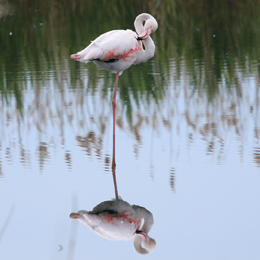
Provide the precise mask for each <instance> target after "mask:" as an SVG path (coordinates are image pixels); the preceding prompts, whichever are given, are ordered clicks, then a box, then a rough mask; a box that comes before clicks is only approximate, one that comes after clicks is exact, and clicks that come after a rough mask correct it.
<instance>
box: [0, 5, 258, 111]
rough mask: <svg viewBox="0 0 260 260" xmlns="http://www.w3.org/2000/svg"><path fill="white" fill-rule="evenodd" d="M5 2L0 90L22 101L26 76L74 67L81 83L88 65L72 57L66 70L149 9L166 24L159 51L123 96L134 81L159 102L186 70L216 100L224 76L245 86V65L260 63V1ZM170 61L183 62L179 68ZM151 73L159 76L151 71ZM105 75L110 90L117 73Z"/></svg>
mask: <svg viewBox="0 0 260 260" xmlns="http://www.w3.org/2000/svg"><path fill="white" fill-rule="evenodd" d="M4 2H5V3H6V4H5V5H4V6H6V9H7V13H8V10H9V15H7V13H3V16H2V17H1V20H0V28H1V29H0V37H1V41H0V48H1V50H4V51H2V52H1V54H0V59H1V64H2V65H1V74H2V78H3V80H1V82H0V89H1V91H2V92H3V93H5V94H6V95H8V93H14V94H15V96H16V99H17V104H18V106H19V107H21V104H20V100H21V98H20V97H19V95H21V91H19V89H22V86H24V83H26V81H27V80H33V81H35V82H38V83H39V84H41V82H42V81H44V79H45V77H46V75H44V74H43V72H48V71H52V73H54V75H52V76H53V77H55V79H56V81H57V83H59V82H58V81H59V77H60V75H59V74H60V71H61V70H65V69H68V70H69V75H70V79H71V86H72V87H73V86H75V85H76V81H77V80H79V79H80V77H81V74H82V73H81V71H82V68H83V66H82V65H79V64H75V63H73V62H70V61H69V66H68V68H65V63H66V62H67V59H69V55H70V54H72V53H74V52H75V51H78V50H81V49H82V48H83V47H85V46H86V45H87V43H89V42H90V40H93V39H95V38H96V37H97V36H98V35H100V34H101V33H103V32H106V31H109V30H111V29H119V28H131V29H133V21H134V19H135V17H136V15H137V14H139V13H141V12H144V11H146V12H150V13H151V14H152V15H154V17H156V19H157V20H158V23H159V30H158V31H157V32H156V33H155V34H154V35H153V36H152V37H153V39H154V41H155V43H156V46H157V50H156V55H155V57H154V59H153V61H151V62H148V63H146V64H143V65H142V68H140V70H139V69H138V70H134V73H133V71H132V70H131V69H130V70H127V71H125V72H124V74H125V75H124V77H121V79H120V81H121V82H120V84H121V85H122V86H123V87H122V88H121V92H120V93H121V97H122V96H124V97H126V96H127V94H128V93H129V91H130V90H129V88H128V87H127V85H131V91H133V93H135V94H134V96H135V98H136V99H135V100H136V102H137V103H138V97H139V94H137V92H138V93H139V92H140V93H144V92H145V93H147V91H148V93H149V92H150V94H151V95H152V97H153V98H155V99H158V100H159V99H161V98H162V96H163V90H162V88H163V86H164V82H166V81H167V80H168V79H169V77H170V76H171V75H175V76H176V77H177V78H179V77H180V75H181V74H183V73H186V76H187V78H188V79H189V84H191V85H192V86H193V87H194V89H198V88H199V89H200V88H202V89H203V90H206V91H207V93H208V96H209V97H210V98H212V97H213V96H214V95H215V94H216V93H218V88H219V86H220V85H222V83H223V82H224V83H225V84H226V86H227V87H233V86H235V87H238V88H239V86H240V82H239V79H238V76H237V73H238V69H239V72H240V73H242V74H243V75H248V73H253V71H254V70H255V64H257V62H258V57H259V36H260V32H259V29H258V28H260V18H259V17H260V3H259V1H205V0H201V1H191V0H190V1H167V0H165V1H160V2H159V3H158V2H157V1H149V3H148V2H145V3H143V2H140V1H131V2H126V1H113V0H112V1H103V3H102V4H100V2H98V1H77V2H75V1H18V2H17V1H9V2H6V1H4ZM10 34H11V35H10ZM171 60H174V61H175V63H176V67H175V68H174V71H173V69H172V67H171V66H170V61H171ZM184 65H185V66H184ZM87 66H88V70H89V75H91V77H89V87H90V88H95V86H96V83H97V78H98V75H99V71H98V70H97V68H96V67H95V66H91V65H87ZM184 68H185V69H184ZM144 71H145V72H144ZM147 71H150V72H151V71H152V72H154V73H155V72H156V73H158V74H156V76H154V75H152V76H151V75H149V74H147ZM165 72H167V73H165ZM47 75H48V73H47ZM93 75H96V76H93ZM103 75H104V79H105V84H104V85H103V86H104V88H106V87H107V86H111V79H110V78H111V75H110V74H109V73H103ZM49 76H50V75H49ZM164 77H166V78H164ZM126 83H127V84H126ZM129 83H130V84H129ZM34 87H35V86H34Z"/></svg>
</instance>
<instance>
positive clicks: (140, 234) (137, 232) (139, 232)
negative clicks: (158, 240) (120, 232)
mask: <svg viewBox="0 0 260 260" xmlns="http://www.w3.org/2000/svg"><path fill="white" fill-rule="evenodd" d="M135 233H136V234H137V235H138V236H139V237H141V238H142V240H144V241H146V242H148V243H149V242H150V237H149V236H148V234H147V233H145V232H143V231H141V230H136V231H135Z"/></svg>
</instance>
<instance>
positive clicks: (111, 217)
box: [70, 199, 156, 254]
mask: <svg viewBox="0 0 260 260" xmlns="http://www.w3.org/2000/svg"><path fill="white" fill-rule="evenodd" d="M70 218H72V219H78V220H79V221H81V222H82V223H84V224H85V225H87V226H88V227H90V229H91V230H93V231H94V232H95V233H97V234H98V235H100V236H102V237H104V238H107V239H110V240H130V239H132V238H133V237H136V238H135V241H134V246H135V249H136V251H138V252H139V253H141V254H147V253H150V252H151V251H152V250H153V249H154V247H155V245H156V243H155V240H154V239H152V238H150V237H149V236H148V232H149V231H150V229H151V228H152V226H153V215H152V213H151V212H150V211H148V210H147V209H145V208H143V207H140V206H137V205H132V206H131V205H130V204H129V203H128V202H126V201H123V200H122V199H114V200H110V201H104V202H102V203H100V204H98V205H97V206H96V207H94V208H93V210H92V211H86V210H80V211H78V213H71V214H70ZM143 219H144V224H143V226H142V227H141V223H142V220H143ZM142 242H143V243H144V244H145V246H146V249H145V248H142V247H141V243H142Z"/></svg>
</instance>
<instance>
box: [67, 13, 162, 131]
mask: <svg viewBox="0 0 260 260" xmlns="http://www.w3.org/2000/svg"><path fill="white" fill-rule="evenodd" d="M143 23H145V24H144V25H143ZM134 26H135V29H136V32H137V34H136V33H135V32H133V31H132V30H113V31H109V32H106V33H104V34H102V35H100V36H99V37H98V38H96V39H95V40H94V41H92V42H91V44H90V45H89V46H87V47H86V48H85V49H84V50H82V51H80V52H78V53H76V54H72V55H71V59H72V60H74V61H80V62H84V63H88V62H90V61H93V62H94V63H95V64H96V65H97V66H99V67H101V68H103V69H105V70H108V71H111V72H112V73H116V80H115V87H114V93H113V99H112V107H113V135H115V108H116V90H117V84H118V78H119V76H120V75H121V74H122V73H123V71H124V70H126V69H128V68H129V67H130V66H131V65H136V64H140V63H144V62H146V61H148V60H149V59H151V58H152V57H153V56H154V51H155V45H154V42H153V40H152V39H151V37H150V34H151V33H153V32H155V31H156V30H157V28H158V24H157V21H156V20H155V19H154V17H153V16H151V15H150V14H147V13H142V14H140V15H138V16H137V17H136V19H135V22H134ZM142 44H143V45H144V47H145V50H144V49H143V46H142Z"/></svg>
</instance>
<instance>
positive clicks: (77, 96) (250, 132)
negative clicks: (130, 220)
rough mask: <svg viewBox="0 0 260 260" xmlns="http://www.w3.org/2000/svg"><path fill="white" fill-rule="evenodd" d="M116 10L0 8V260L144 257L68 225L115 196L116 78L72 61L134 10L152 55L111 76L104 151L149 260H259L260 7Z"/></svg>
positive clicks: (92, 6)
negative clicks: (144, 232) (147, 242)
mask: <svg viewBox="0 0 260 260" xmlns="http://www.w3.org/2000/svg"><path fill="white" fill-rule="evenodd" d="M238 2H239V1H238ZM120 3H121V4H119V3H118V1H111V3H110V4H108V3H106V1H104V2H103V3H102V4H100V3H93V1H77V2H76V1H72V2H71V1H68V0H67V1H53V2H51V3H46V2H45V1H44V2H41V1H39V2H38V1H34V3H30V1H21V2H19V1H18V2H17V1H10V2H9V1H0V6H1V10H2V11H1V12H0V49H1V53H0V75H1V76H0V77H1V82H0V96H1V102H0V113H1V117H0V133H1V140H0V205H1V214H0V259H5V260H9V259H10V260H11V259H17V258H19V259H27V260H30V259H40V260H41V259H43V260H45V259H93V258H94V259H103V258H104V257H105V258H108V259H141V258H143V257H144V256H142V255H140V254H138V253H136V251H135V250H134V247H133V240H131V241H111V240H108V239H105V238H102V237H100V236H98V235H97V234H95V232H93V231H91V230H90V229H89V228H88V227H86V226H84V225H83V224H82V223H80V222H77V221H76V220H73V219H70V218H69V216H70V213H71V212H77V211H78V210H92V209H93V207H95V206H96V205H98V204H99V203H101V202H102V201H107V200H110V199H112V198H114V197H115V189H114V179H113V174H112V169H111V165H112V155H113V135H112V134H113V133H112V124H113V122H112V106H111V100H112V93H113V86H114V80H115V75H114V74H111V73H109V72H106V71H104V70H102V69H99V68H97V67H96V66H95V65H94V64H87V65H86V64H80V63H77V62H74V61H71V60H70V55H71V54H72V53H75V52H77V51H78V50H81V49H83V48H84V47H85V46H86V45H87V44H88V43H89V42H90V41H91V40H93V39H95V38H96V37H97V36H99V35H100V34H102V33H104V32H106V31H109V30H113V29H121V28H125V29H126V28H129V29H132V30H133V29H134V26H133V22H134V19H135V17H136V16H137V15H138V14H139V13H142V12H148V13H151V14H152V15H153V16H154V17H155V18H156V19H157V21H158V24H159V28H158V30H157V31H156V32H155V33H154V34H153V35H152V38H153V40H154V42H155V45H156V47H157V48H156V53H155V56H154V58H152V59H151V60H149V61H148V62H147V63H145V64H141V65H137V66H132V67H131V68H129V69H128V70H127V71H125V72H124V73H123V74H122V76H120V78H119V87H118V92H117V104H118V106H117V111H116V115H117V120H116V137H115V147H114V148H115V151H114V152H115V160H116V169H115V173H116V183H117V188H118V194H119V196H121V197H122V199H124V200H125V201H127V202H128V203H130V204H131V205H132V204H136V205H139V206H143V207H145V208H146V209H147V210H149V211H150V212H151V213H152V214H153V218H154V225H153V227H152V229H151V231H150V232H149V235H150V236H151V237H152V238H154V239H155V240H156V243H157V245H156V248H155V250H154V251H153V252H152V253H151V254H149V255H148V256H146V258H147V259H180V260H184V259H185V260H186V259H200V260H201V259H212V260H214V259H237V260H238V259H252V260H253V259H260V250H259V243H260V222H259V219H260V207H259V199H260V191H259V186H260V174H259V170H260V112H259V105H260V88H259V62H260V60H259V57H260V45H259V39H260V32H259V29H257V28H260V18H259V17H260V15H259V14H258V13H259V10H260V5H259V3H258V2H257V1H252V2H250V3H247V6H246V8H245V6H244V4H234V3H232V5H231V4H230V3H227V4H223V3H221V4H220V3H219V4H217V5H214V7H213V5H209V4H208V3H207V1H199V3H198V5H194V3H193V1H187V3H183V4H182V3H178V2H175V1H173V2H172V3H168V1H165V2H162V3H161V4H156V1H151V2H150V3H151V4H148V3H147V4H141V3H139V2H138V1H133V2H132V3H130V2H129V3H127V4H122V2H120ZM198 6H199V8H198ZM100 7H102V8H100ZM212 13H214V14H215V15H212Z"/></svg>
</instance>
